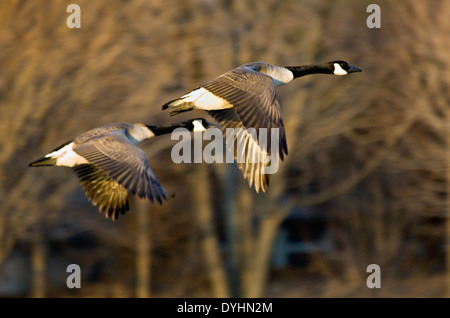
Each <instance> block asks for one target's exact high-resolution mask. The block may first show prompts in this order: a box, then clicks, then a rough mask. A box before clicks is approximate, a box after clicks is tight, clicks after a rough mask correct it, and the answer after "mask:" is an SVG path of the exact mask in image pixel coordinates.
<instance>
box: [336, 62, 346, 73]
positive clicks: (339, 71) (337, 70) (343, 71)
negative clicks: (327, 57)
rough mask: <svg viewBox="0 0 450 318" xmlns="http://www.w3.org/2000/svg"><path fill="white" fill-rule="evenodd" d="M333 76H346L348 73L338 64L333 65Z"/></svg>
mask: <svg viewBox="0 0 450 318" xmlns="http://www.w3.org/2000/svg"><path fill="white" fill-rule="evenodd" d="M333 74H334V75H347V74H348V72H347V71H346V70H344V69H343V68H342V67H341V66H340V65H339V64H338V63H334V71H333Z"/></svg>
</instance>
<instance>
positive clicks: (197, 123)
mask: <svg viewBox="0 0 450 318" xmlns="http://www.w3.org/2000/svg"><path fill="white" fill-rule="evenodd" d="M180 126H181V127H185V128H187V129H188V130H190V131H205V130H206V129H208V128H209V127H219V125H217V124H214V123H211V122H209V121H207V120H206V119H204V118H194V119H189V120H186V121H184V122H182V123H181V124H180Z"/></svg>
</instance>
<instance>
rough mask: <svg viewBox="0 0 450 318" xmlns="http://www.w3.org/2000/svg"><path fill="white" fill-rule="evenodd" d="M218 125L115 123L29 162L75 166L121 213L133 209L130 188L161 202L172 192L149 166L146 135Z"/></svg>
mask: <svg viewBox="0 0 450 318" xmlns="http://www.w3.org/2000/svg"><path fill="white" fill-rule="evenodd" d="M210 125H214V124H211V123H209V122H208V121H206V120H204V119H203V118H197V119H191V120H187V121H184V122H181V123H178V124H172V125H168V126H159V127H158V126H148V125H144V124H125V123H114V124H108V125H104V126H101V127H97V128H94V129H92V130H89V131H87V132H85V133H83V134H81V135H80V136H78V137H76V138H75V139H74V140H72V141H69V142H66V143H65V144H63V145H61V146H60V147H58V148H56V149H55V150H53V151H52V152H50V153H49V154H47V155H45V156H44V157H42V158H40V159H38V160H36V161H33V162H32V163H30V164H29V166H32V167H38V166H65V167H70V168H72V170H73V172H74V173H75V175H76V176H77V177H78V179H79V182H80V185H81V187H82V188H83V190H84V192H85V193H86V195H87V197H88V199H89V200H90V201H91V202H92V204H93V205H95V206H97V207H98V208H99V210H100V212H102V213H105V216H106V217H111V218H112V219H113V220H115V219H117V218H118V217H119V215H120V214H124V213H126V212H127V211H129V205H128V191H129V192H131V193H133V194H137V195H138V196H139V197H140V198H148V199H149V200H150V201H151V202H153V199H154V198H156V200H157V201H158V202H159V203H160V204H161V203H162V199H166V198H167V195H166V193H165V192H164V189H163V188H162V187H161V185H160V184H159V181H158V179H157V178H156V176H155V175H154V173H153V171H152V170H151V169H150V166H149V164H148V161H147V158H146V156H145V153H144V151H143V150H142V149H140V148H139V147H137V145H138V144H139V143H141V142H142V141H144V140H146V139H148V138H152V137H154V136H159V135H163V134H167V133H171V132H172V131H173V130H175V129H176V128H179V127H184V128H186V129H188V130H190V131H203V130H205V129H206V128H208V127H209V126H210Z"/></svg>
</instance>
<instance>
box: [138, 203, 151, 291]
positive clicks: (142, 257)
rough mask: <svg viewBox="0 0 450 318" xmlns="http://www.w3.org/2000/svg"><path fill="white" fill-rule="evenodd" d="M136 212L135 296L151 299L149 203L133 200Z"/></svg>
mask: <svg viewBox="0 0 450 318" xmlns="http://www.w3.org/2000/svg"><path fill="white" fill-rule="evenodd" d="M135 211H136V222H137V224H136V230H137V233H136V280H137V282H136V295H137V297H139V298H148V297H151V288H150V283H151V231H150V219H151V216H150V203H149V202H148V201H146V200H141V199H138V198H136V199H135Z"/></svg>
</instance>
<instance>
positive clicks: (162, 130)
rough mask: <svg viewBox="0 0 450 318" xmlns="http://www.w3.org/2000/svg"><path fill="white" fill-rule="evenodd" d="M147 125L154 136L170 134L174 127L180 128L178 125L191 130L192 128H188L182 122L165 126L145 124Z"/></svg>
mask: <svg viewBox="0 0 450 318" xmlns="http://www.w3.org/2000/svg"><path fill="white" fill-rule="evenodd" d="M147 127H148V129H150V130H151V131H152V132H153V133H154V134H155V136H160V135H165V134H170V133H172V132H173V131H174V130H175V129H177V128H180V127H183V128H186V129H189V130H192V129H190V127H187V125H185V124H184V123H181V124H173V125H167V126H148V125H147Z"/></svg>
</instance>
